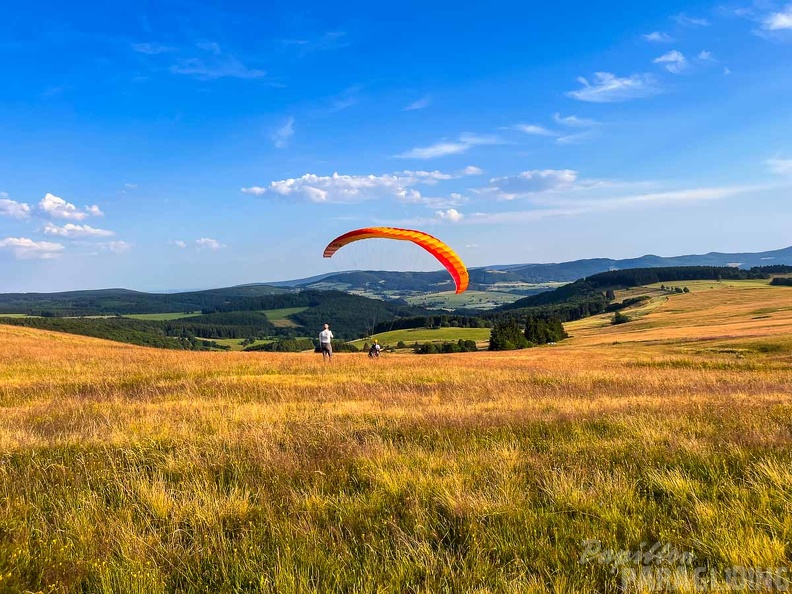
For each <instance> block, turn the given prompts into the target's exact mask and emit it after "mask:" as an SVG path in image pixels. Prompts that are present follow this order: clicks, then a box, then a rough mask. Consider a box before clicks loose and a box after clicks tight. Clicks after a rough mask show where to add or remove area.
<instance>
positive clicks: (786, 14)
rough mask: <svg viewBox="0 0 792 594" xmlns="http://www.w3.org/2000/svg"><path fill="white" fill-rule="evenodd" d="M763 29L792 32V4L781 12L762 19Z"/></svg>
mask: <svg viewBox="0 0 792 594" xmlns="http://www.w3.org/2000/svg"><path fill="white" fill-rule="evenodd" d="M762 28H763V29H765V30H767V31H789V30H792V4H787V6H786V8H784V9H783V10H781V11H779V12H773V13H771V14H769V15H767V16H766V17H764V18H763V19H762Z"/></svg>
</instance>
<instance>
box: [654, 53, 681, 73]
mask: <svg viewBox="0 0 792 594" xmlns="http://www.w3.org/2000/svg"><path fill="white" fill-rule="evenodd" d="M652 62H653V63H654V64H662V65H664V67H665V69H666V70H668V71H669V72H671V73H673V74H680V73H681V72H682V71H684V70H685V69H686V68H687V65H688V64H687V59H686V58H685V56H684V54H683V53H682V52H680V51H678V50H671V51H670V52H668V53H667V54H663V55H662V56H660V57H659V58H655V59H654V60H653V61H652Z"/></svg>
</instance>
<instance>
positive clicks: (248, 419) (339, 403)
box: [0, 284, 792, 593]
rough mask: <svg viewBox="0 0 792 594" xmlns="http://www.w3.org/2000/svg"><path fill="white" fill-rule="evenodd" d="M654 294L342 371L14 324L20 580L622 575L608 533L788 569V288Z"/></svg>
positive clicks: (2, 483)
mask: <svg viewBox="0 0 792 594" xmlns="http://www.w3.org/2000/svg"><path fill="white" fill-rule="evenodd" d="M653 299H654V301H653V302H652V303H651V304H650V305H651V306H643V310H642V311H641V312H639V313H640V315H639V317H638V318H637V319H636V320H635V321H634V322H630V323H628V324H624V325H620V326H610V325H607V320H608V319H609V318H608V317H599V318H591V319H588V320H582V321H580V322H576V323H573V324H569V325H568V330H569V332H570V334H572V335H573V337H572V338H570V339H569V340H568V341H564V342H563V343H561V344H559V345H556V346H549V347H541V348H535V349H529V350H526V351H520V352H509V353H488V352H479V353H468V354H459V355H434V356H432V355H424V356H419V355H409V354H404V355H401V354H400V355H385V356H383V357H382V358H380V360H378V361H371V360H369V359H368V358H367V357H366V356H365V354H338V355H336V358H335V362H334V364H333V365H332V366H323V365H322V360H321V357H319V356H318V355H314V354H307V353H301V354H276V353H235V352H229V353H184V352H178V351H161V350H153V349H146V348H139V347H132V346H126V345H122V344H114V343H109V342H103V341H100V340H94V339H89V338H83V337H76V336H69V335H65V334H53V333H46V332H41V331H35V330H32V329H25V328H17V327H10V326H2V325H0V406H2V409H1V410H2V413H1V414H0V578H1V579H0V592H80V593H93V592H107V593H109V592H114V593H116V592H119V593H131V592H136V593H160V592H273V593H276V592H277V593H287V592H295V593H296V592H344V593H353V592H383V593H384V592H392V593H401V592H427V593H428V592H478V593H484V592H512V593H518V592H519V593H524V592H568V593H577V592H590V593H594V592H619V591H623V590H621V589H620V587H621V583H622V582H621V579H622V576H623V575H624V574H623V573H621V572H620V571H612V569H614V566H613V564H612V563H604V562H598V561H596V560H588V562H585V563H582V562H581V555H582V554H584V553H585V551H586V547H587V546H590V545H585V544H584V541H586V540H592V539H596V540H598V541H600V542H601V543H602V547H603V549H614V550H635V549H638V548H640V547H641V546H642V543H644V544H643V546H644V548H648V547H650V546H651V545H652V544H653V543H656V542H660V543H662V544H667V545H668V546H670V547H676V548H677V549H679V550H680V551H685V552H691V553H693V554H694V555H695V563H693V566H705V567H706V568H707V569H708V571H712V572H714V574H718V575H720V573H718V572H723V571H726V570H728V568H731V567H733V566H742V567H749V568H763V569H764V568H774V571H775V570H778V571H779V572H781V573H783V571H786V569H785V568H789V567H792V289H790V288H786V287H769V286H764V285H758V286H757V285H746V286H740V285H739V284H737V285H733V286H726V285H724V286H722V287H720V288H716V289H713V290H706V291H705V290H702V291H697V290H693V291H692V292H691V293H689V294H684V295H668V296H664V295H660V294H658V295H656V296H655V297H654V298H653ZM691 567H692V566H691ZM691 571H692V570H691ZM789 575H792V574H788V575H787V577H789ZM787 583H788V582H787ZM644 586H645V585H644ZM644 586H640V585H629V584H628V586H627V588H625V590H624V591H630V592H642V591H649V590H650V589H651V588H648V587H644ZM680 591H691V592H692V591H694V589H693V586H689V587H688V586H685V585H684V584H683V585H682V587H681V589H680ZM711 591H715V590H711Z"/></svg>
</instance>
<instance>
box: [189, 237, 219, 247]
mask: <svg viewBox="0 0 792 594" xmlns="http://www.w3.org/2000/svg"><path fill="white" fill-rule="evenodd" d="M195 245H197V246H198V247H199V248H202V249H207V250H220V249H223V248H224V247H226V246H224V245H223V244H222V243H220V242H219V241H217V240H216V239H211V238H209V237H201V239H196V240H195Z"/></svg>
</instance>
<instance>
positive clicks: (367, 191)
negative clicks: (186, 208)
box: [242, 168, 481, 204]
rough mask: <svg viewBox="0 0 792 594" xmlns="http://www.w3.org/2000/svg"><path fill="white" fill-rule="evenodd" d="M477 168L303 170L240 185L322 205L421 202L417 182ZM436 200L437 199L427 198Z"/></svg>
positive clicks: (259, 193) (451, 176)
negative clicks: (369, 172) (358, 172)
mask: <svg viewBox="0 0 792 594" xmlns="http://www.w3.org/2000/svg"><path fill="white" fill-rule="evenodd" d="M480 172H481V170H479V169H478V168H472V169H471V168H468V169H465V170H462V171H461V172H460V173H458V174H455V175H454V174H450V173H442V172H440V171H409V170H405V171H401V172H397V173H391V174H385V175H340V174H338V173H334V174H333V175H326V176H320V175H315V174H313V173H306V174H305V175H303V176H302V177H298V178H289V179H284V180H278V181H273V182H270V184H269V186H267V187H261V186H252V187H248V188H242V192H244V193H245V194H252V195H254V196H265V195H273V196H283V197H290V198H295V199H298V200H305V201H308V202H316V203H326V204H350V203H355V202H363V201H366V200H377V199H382V198H396V199H398V200H401V201H404V202H412V203H419V202H425V201H426V200H430V199H424V197H423V196H421V193H420V192H419V191H418V190H416V189H415V186H418V185H429V186H433V185H435V184H437V183H438V182H440V181H445V180H449V179H455V178H458V177H461V176H463V175H478V174H479V173H480ZM431 200H437V199H431Z"/></svg>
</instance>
